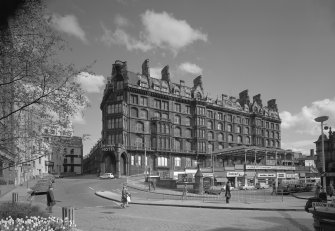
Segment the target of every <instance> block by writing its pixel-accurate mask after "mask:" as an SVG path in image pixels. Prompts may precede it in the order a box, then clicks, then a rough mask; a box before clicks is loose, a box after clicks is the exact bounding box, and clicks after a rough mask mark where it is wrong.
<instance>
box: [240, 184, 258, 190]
mask: <svg viewBox="0 0 335 231" xmlns="http://www.w3.org/2000/svg"><path fill="white" fill-rule="evenodd" d="M253 189H255V186H253V185H241V186H240V190H253Z"/></svg>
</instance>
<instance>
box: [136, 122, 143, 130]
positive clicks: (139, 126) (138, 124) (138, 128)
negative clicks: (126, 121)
mask: <svg viewBox="0 0 335 231" xmlns="http://www.w3.org/2000/svg"><path fill="white" fill-rule="evenodd" d="M136 131H137V132H144V124H143V123H141V122H137V123H136Z"/></svg>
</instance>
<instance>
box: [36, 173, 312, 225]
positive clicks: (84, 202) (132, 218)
mask: <svg viewBox="0 0 335 231" xmlns="http://www.w3.org/2000/svg"><path fill="white" fill-rule="evenodd" d="M124 181H125V179H117V180H112V181H110V180H99V179H96V177H89V178H85V177H81V178H73V179H71V178H64V179H58V180H57V181H56V183H55V190H54V192H55V197H56V200H57V205H56V206H55V207H54V211H53V215H55V216H59V217H61V207H63V206H72V207H74V208H76V210H75V213H76V224H77V226H78V228H80V229H82V230H97V231H100V230H140V231H141V230H146V231H147V230H148V231H149V230H158V231H160V230H185V231H186V230H208V231H219V230H222V231H226V230H227V231H228V230H233V231H239V230H275V231H276V230H278V231H284V230H285V231H287V230H292V231H295V230H297V231H302V230H303V231H309V230H310V231H312V230H313V225H312V223H313V219H312V216H311V215H310V214H308V213H306V212H302V211H295V212H278V211H243V210H216V209H204V208H180V207H179V208H177V207H160V206H145V205H132V206H131V207H129V208H126V209H121V208H120V206H119V204H117V203H115V202H113V201H110V200H106V199H103V198H100V197H97V196H95V195H94V191H95V190H111V191H114V192H118V191H120V189H121V188H122V185H123V182H124ZM133 193H135V194H136V193H139V194H140V193H141V192H135V191H133ZM36 200H37V201H39V202H42V203H45V196H39V197H37V198H36ZM181 203H182V202H181Z"/></svg>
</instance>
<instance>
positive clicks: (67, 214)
mask: <svg viewBox="0 0 335 231" xmlns="http://www.w3.org/2000/svg"><path fill="white" fill-rule="evenodd" d="M74 217H75V216H74V208H72V207H62V219H63V223H65V219H66V218H67V221H68V222H72V224H74Z"/></svg>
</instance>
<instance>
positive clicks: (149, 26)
mask: <svg viewBox="0 0 335 231" xmlns="http://www.w3.org/2000/svg"><path fill="white" fill-rule="evenodd" d="M141 21H142V28H141V29H140V32H139V38H135V37H133V36H131V35H130V34H129V33H127V32H126V31H125V30H124V29H121V27H124V26H127V25H129V21H128V20H127V19H126V18H123V17H122V16H120V15H118V16H116V18H115V24H116V25H117V28H116V30H115V31H114V32H112V31H111V30H109V29H107V28H106V27H105V26H104V25H103V24H101V26H102V29H103V31H104V33H103V36H102V38H101V41H102V42H104V43H105V44H106V45H108V46H111V45H112V44H119V45H125V46H126V47H127V49H128V50H129V51H131V50H141V51H143V52H147V51H149V50H152V49H154V48H161V49H167V50H170V51H172V52H173V53H174V54H177V53H178V51H179V50H180V49H182V48H184V47H186V46H188V45H190V44H192V43H193V42H195V41H197V40H202V41H207V34H204V33H202V32H200V31H199V30H197V29H193V28H192V27H191V26H190V25H189V24H188V23H187V22H186V21H185V20H177V19H175V18H174V17H173V16H172V15H170V14H168V13H166V12H162V13H155V12H154V11H150V10H147V11H146V12H145V13H144V14H142V15H141Z"/></svg>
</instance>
